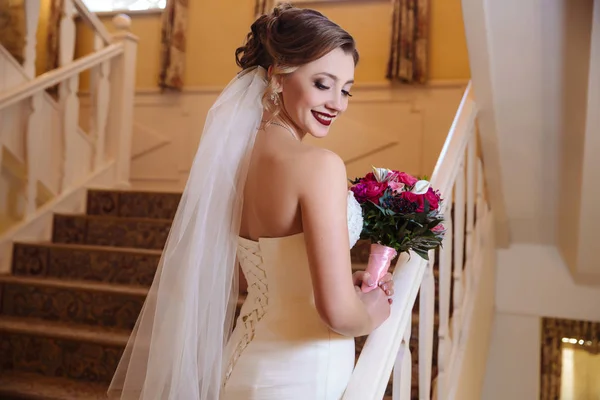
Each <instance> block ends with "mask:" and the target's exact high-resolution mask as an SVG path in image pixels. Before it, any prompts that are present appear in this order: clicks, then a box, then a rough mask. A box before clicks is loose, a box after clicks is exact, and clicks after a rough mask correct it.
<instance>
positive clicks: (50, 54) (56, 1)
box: [46, 0, 64, 71]
mask: <svg viewBox="0 0 600 400" xmlns="http://www.w3.org/2000/svg"><path fill="white" fill-rule="evenodd" d="M63 1H64V0H51V1H50V15H49V17H48V28H47V29H48V39H47V41H46V71H52V70H53V69H56V68H58V67H59V45H60V20H61V18H62V10H63Z"/></svg>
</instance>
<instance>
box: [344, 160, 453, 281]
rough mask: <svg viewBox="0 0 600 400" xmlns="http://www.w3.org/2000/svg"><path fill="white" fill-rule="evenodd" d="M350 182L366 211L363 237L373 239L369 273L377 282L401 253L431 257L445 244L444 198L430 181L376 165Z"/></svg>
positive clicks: (364, 213) (363, 210)
mask: <svg viewBox="0 0 600 400" xmlns="http://www.w3.org/2000/svg"><path fill="white" fill-rule="evenodd" d="M350 182H351V184H352V186H351V187H350V190H351V191H352V192H353V193H354V197H355V198H356V200H357V201H358V203H359V204H360V206H361V208H362V212H363V219H364V224H363V230H362V232H361V236H360V238H361V239H368V240H370V242H371V253H370V255H369V263H368V266H367V272H369V273H370V274H371V276H373V277H374V279H375V278H376V280H375V282H378V281H379V279H380V278H381V277H382V276H383V275H385V273H386V272H387V270H388V269H389V267H390V263H391V261H392V259H393V258H394V257H396V255H397V254H398V253H402V252H408V251H409V250H413V251H414V252H415V253H417V254H418V255H419V256H421V257H422V258H424V259H426V260H427V259H428V251H429V250H432V249H436V248H437V247H439V246H440V245H441V244H442V240H443V238H444V233H445V229H444V225H442V222H443V216H442V215H441V213H440V209H441V203H442V199H441V198H440V194H439V192H437V191H435V190H433V188H432V187H431V184H430V183H429V182H428V181H426V180H419V179H417V178H415V177H413V176H411V175H409V174H407V173H404V172H399V171H394V170H389V169H384V168H375V167H373V172H370V173H368V174H367V175H366V176H364V177H362V178H357V179H355V180H353V181H350ZM370 289H371V288H368V287H364V288H363V290H364V291H369V290H370Z"/></svg>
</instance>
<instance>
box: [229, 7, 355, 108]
mask: <svg viewBox="0 0 600 400" xmlns="http://www.w3.org/2000/svg"><path fill="white" fill-rule="evenodd" d="M250 29H251V31H250V33H248V36H247V37H246V44H245V45H244V46H242V47H238V48H237V49H236V51H235V58H236V63H237V65H238V66H240V67H241V68H242V69H246V68H251V67H255V66H261V67H263V68H265V69H269V67H273V68H272V71H271V74H272V77H273V76H275V75H286V74H290V73H292V72H294V71H295V70H296V69H297V68H298V67H300V66H302V65H304V64H307V63H309V62H312V61H315V60H318V59H319V58H321V57H323V56H324V55H326V54H327V53H329V52H331V51H332V50H335V49H337V48H340V49H342V50H343V51H344V52H345V53H346V54H349V55H352V57H353V58H354V65H356V64H357V63H358V51H357V50H356V43H355V41H354V38H353V37H352V36H351V35H350V34H349V33H348V32H346V31H345V30H344V29H342V28H341V27H340V26H339V25H337V24H336V23H334V22H332V21H331V20H329V19H328V18H327V17H325V16H324V15H323V14H321V13H320V12H318V11H315V10H309V9H301V8H296V7H293V6H291V5H290V4H287V3H284V4H281V5H279V6H277V7H275V9H274V10H273V12H272V13H270V14H265V15H262V16H260V17H259V18H258V19H257V20H256V21H254V23H253V24H252V26H251V27H250ZM275 89H276V88H275V87H274V80H273V79H271V81H270V82H269V89H267V90H266V92H265V96H264V97H263V104H264V106H265V108H267V109H268V110H269V111H271V112H272V113H274V114H277V112H278V109H277V107H274V105H273V102H272V101H268V99H269V96H271V94H272V93H274V92H275ZM275 93H276V92H275ZM276 95H278V94H277V93H276Z"/></svg>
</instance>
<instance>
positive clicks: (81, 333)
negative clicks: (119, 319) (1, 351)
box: [0, 316, 131, 348]
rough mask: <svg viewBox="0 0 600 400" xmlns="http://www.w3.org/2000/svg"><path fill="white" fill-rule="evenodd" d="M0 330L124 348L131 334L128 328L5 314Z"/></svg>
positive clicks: (0, 321) (0, 320)
mask: <svg viewBox="0 0 600 400" xmlns="http://www.w3.org/2000/svg"><path fill="white" fill-rule="evenodd" d="M0 332H3V333H14V334H19V335H30V336H42V337H51V338H55V339H65V340H72V341H78V342H86V343H96V344H102V345H109V346H115V347H122V348H125V346H126V345H127V340H129V335H130V334H131V331H130V330H129V329H118V328H108V327H103V326H89V325H77V324H67V323H63V322H55V321H46V320H43V319H35V318H20V317H6V316H4V317H2V319H0Z"/></svg>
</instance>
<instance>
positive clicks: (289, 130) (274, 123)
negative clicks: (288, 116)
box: [263, 121, 300, 141]
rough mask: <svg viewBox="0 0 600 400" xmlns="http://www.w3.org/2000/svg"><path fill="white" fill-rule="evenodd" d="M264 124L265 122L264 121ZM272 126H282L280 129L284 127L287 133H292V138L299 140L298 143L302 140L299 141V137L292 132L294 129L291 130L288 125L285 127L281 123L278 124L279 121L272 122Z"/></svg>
mask: <svg viewBox="0 0 600 400" xmlns="http://www.w3.org/2000/svg"><path fill="white" fill-rule="evenodd" d="M263 122H264V121H263ZM271 124H273V125H277V126H280V127H282V128H283V129H285V130H286V131H288V132H289V133H290V135H292V137H293V138H294V139H296V140H298V141H299V140H300V139H298V137H297V136H296V135H295V134H294V131H293V130H292V128H290V127H289V126H286V125H284V124H281V123H279V122H277V121H271Z"/></svg>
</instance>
